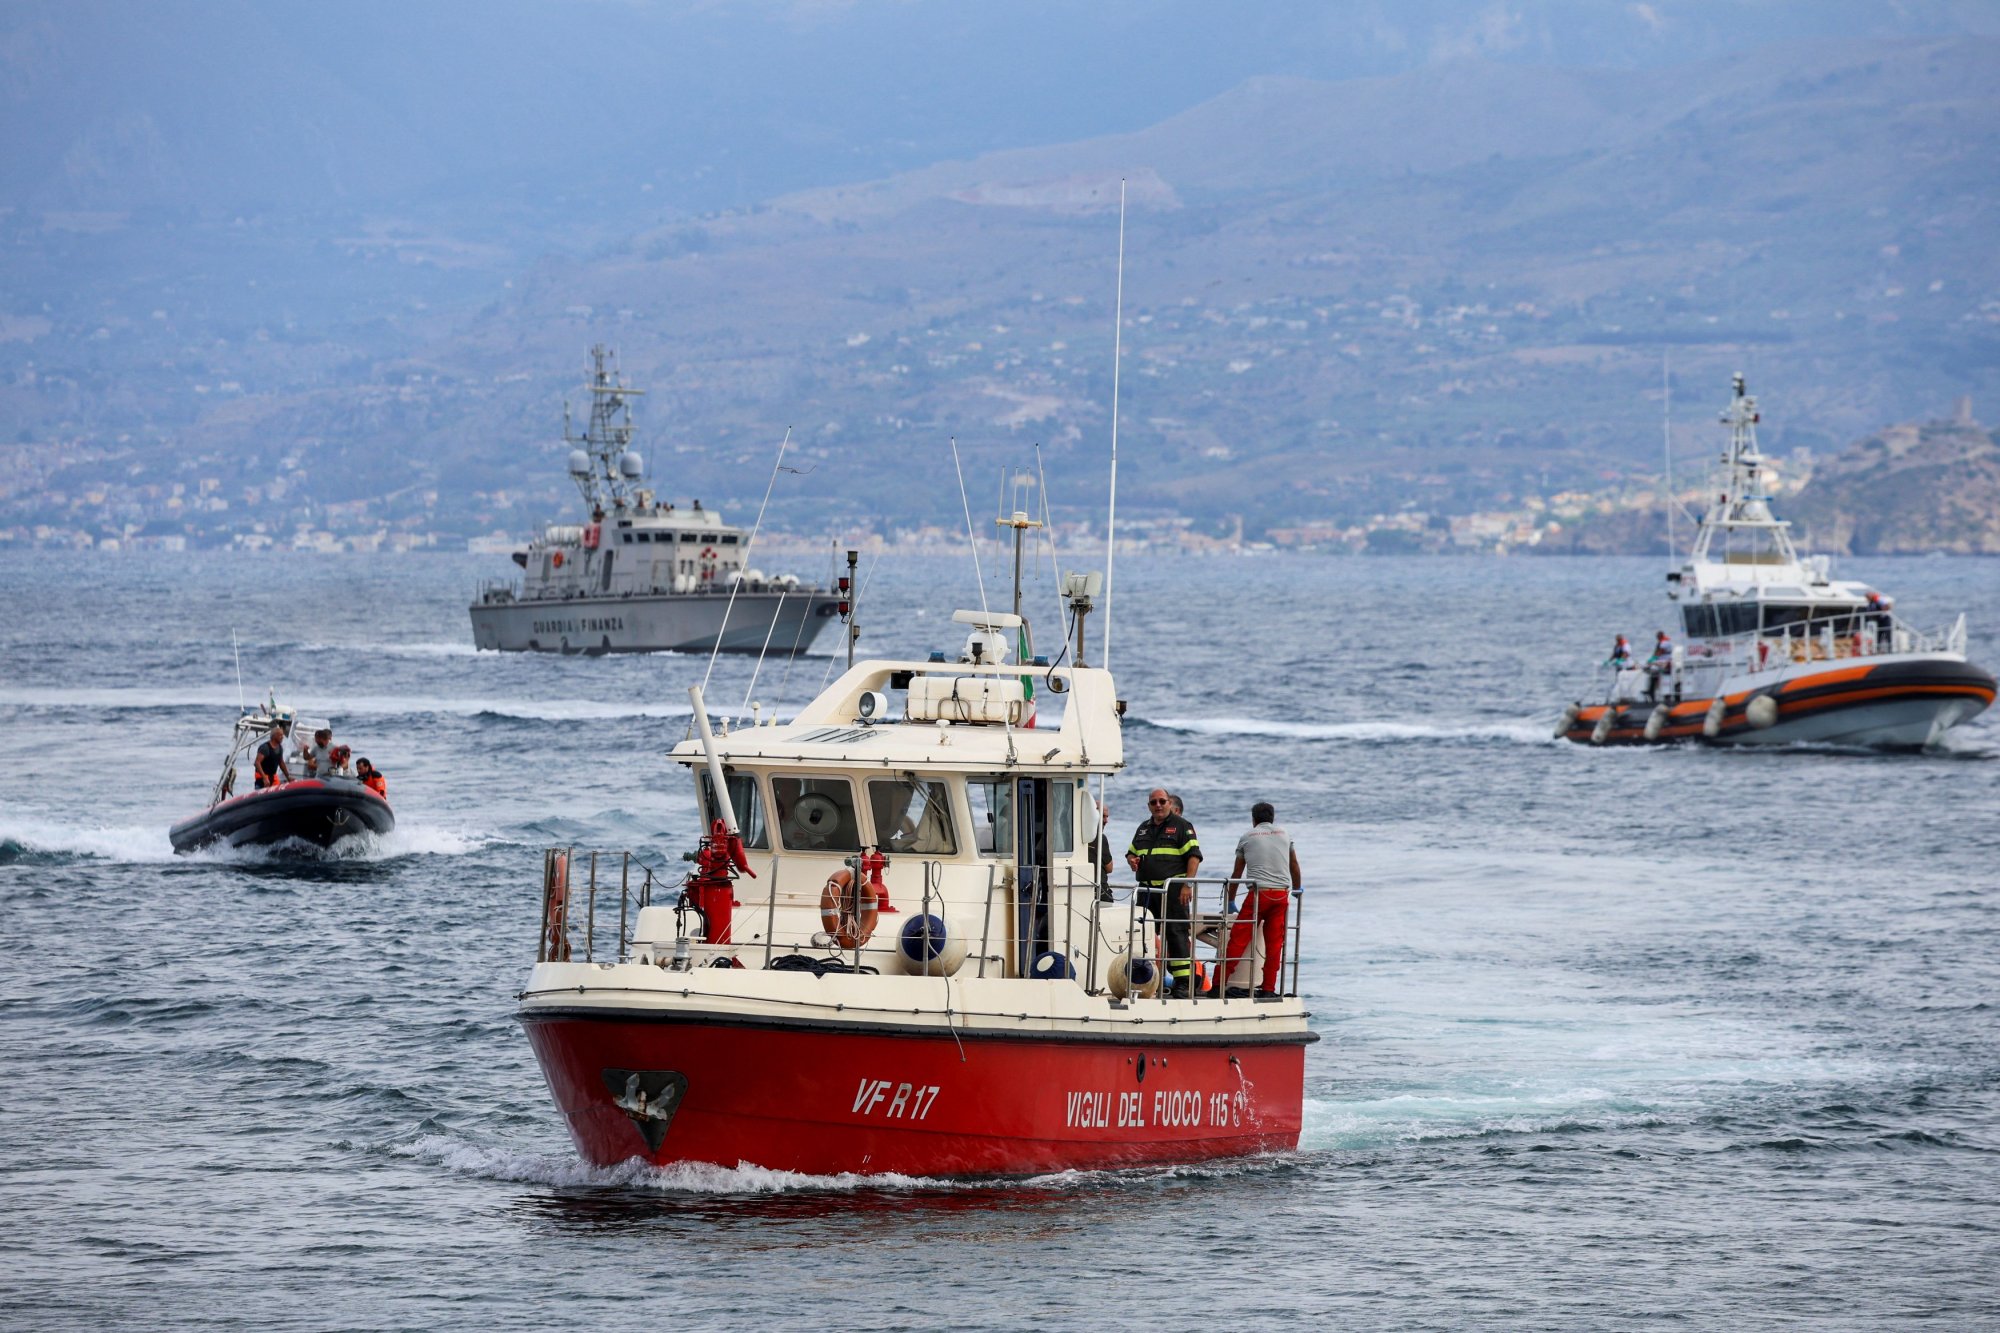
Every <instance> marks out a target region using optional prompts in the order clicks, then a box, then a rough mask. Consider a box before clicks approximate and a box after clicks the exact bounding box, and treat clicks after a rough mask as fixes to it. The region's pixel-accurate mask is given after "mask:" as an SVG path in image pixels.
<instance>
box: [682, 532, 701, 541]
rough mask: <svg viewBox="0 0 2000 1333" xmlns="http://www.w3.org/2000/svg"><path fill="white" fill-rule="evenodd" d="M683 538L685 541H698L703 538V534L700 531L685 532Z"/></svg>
mask: <svg viewBox="0 0 2000 1333" xmlns="http://www.w3.org/2000/svg"><path fill="white" fill-rule="evenodd" d="M681 540H682V541H684V542H698V541H700V540H701V534H700V533H698V532H683V533H682V534H681Z"/></svg>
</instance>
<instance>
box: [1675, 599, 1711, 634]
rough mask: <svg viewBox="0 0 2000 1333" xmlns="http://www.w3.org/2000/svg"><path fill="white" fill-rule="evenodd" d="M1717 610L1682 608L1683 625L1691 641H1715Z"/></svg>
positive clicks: (1704, 607) (1703, 607) (1709, 608)
mask: <svg viewBox="0 0 2000 1333" xmlns="http://www.w3.org/2000/svg"><path fill="white" fill-rule="evenodd" d="M1715 624H1716V621H1715V608H1714V607H1712V606H1684V607H1682V608H1681V625H1682V626H1683V628H1685V629H1686V630H1687V636H1688V637H1689V638H1690V639H1713V638H1715V637H1716V635H1717V633H1718V631H1717V630H1716V628H1715Z"/></svg>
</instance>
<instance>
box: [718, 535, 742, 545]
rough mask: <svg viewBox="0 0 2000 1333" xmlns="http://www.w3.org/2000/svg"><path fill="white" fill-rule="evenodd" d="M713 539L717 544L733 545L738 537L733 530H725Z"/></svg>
mask: <svg viewBox="0 0 2000 1333" xmlns="http://www.w3.org/2000/svg"><path fill="white" fill-rule="evenodd" d="M715 540H716V544H717V545H719V546H734V545H736V543H737V541H738V538H737V536H736V534H735V533H733V532H725V533H723V534H722V535H721V536H720V537H717V538H716V539H715Z"/></svg>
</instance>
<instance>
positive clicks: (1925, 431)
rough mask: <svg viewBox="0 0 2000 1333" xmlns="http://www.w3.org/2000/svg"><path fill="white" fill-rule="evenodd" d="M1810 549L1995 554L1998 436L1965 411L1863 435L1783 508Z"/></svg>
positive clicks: (1999, 502)
mask: <svg viewBox="0 0 2000 1333" xmlns="http://www.w3.org/2000/svg"><path fill="white" fill-rule="evenodd" d="M1786 516H1787V517H1789V518H1791V519H1793V520H1794V522H1795V523H1796V524H1797V525H1798V528H1799V530H1800V532H1801V535H1802V537H1803V538H1804V540H1805V542H1806V543H1807V544H1808V545H1809V546H1810V548H1811V549H1812V550H1815V551H1829V552H1832V553H1834V554H1836V555H1910V554H1916V553H1919V552H1925V551H1945V552H1948V553H1950V554H1954V555H2000V441H1996V439H1995V435H1994V432H1992V431H1989V430H1987V429H1986V428H1985V427H1983V426H1981V425H1980V424H1979V423H1978V422H1976V421H1974V420H1972V418H1971V413H1970V411H1969V410H1968V411H1965V412H1962V413H1961V414H1960V415H1958V416H1957V417H1954V418H1952V419H1951V420H1947V421H1925V422H1910V423H1906V424H1904V425H1900V426H1892V427H1890V428H1889V429H1888V430H1884V431H1881V432H1879V433H1877V434H1874V435H1870V436H1869V437H1868V438H1867V439H1864V440H1862V441H1860V442H1859V443H1858V444H1856V445H1854V446H1853V447H1852V448H1850V449H1848V450H1847V451H1846V452H1844V453H1842V454H1841V455H1840V456H1839V457H1838V458H1834V459H1831V460H1829V461H1827V462H1824V463H1821V464H1820V465H1819V466H1817V467H1816V468H1815V469H1814V470H1813V475H1812V480H1811V481H1809V482H1808V483H1806V486H1805V489H1804V490H1803V491H1801V492H1800V493H1799V494H1798V496H1797V497H1795V498H1794V499H1793V500H1792V501H1791V502H1790V504H1789V505H1787V507H1786Z"/></svg>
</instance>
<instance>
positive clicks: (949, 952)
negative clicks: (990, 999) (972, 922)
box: [896, 912, 965, 977]
mask: <svg viewBox="0 0 2000 1333" xmlns="http://www.w3.org/2000/svg"><path fill="white" fill-rule="evenodd" d="M964 961H965V937H964V935H963V934H962V933H961V932H959V931H956V930H953V929H952V928H951V923H950V922H949V921H948V920H946V919H945V918H944V917H943V916H941V915H939V914H938V913H935V912H919V913H917V914H916V915H915V916H913V917H911V918H910V919H909V920H908V921H905V922H904V923H903V928H902V929H901V930H899V931H897V932H896V962H897V964H898V965H899V966H901V967H902V969H903V971H905V972H907V973H909V974H910V975H911V976H915V977H948V976H950V975H951V974H952V973H954V972H956V971H958V965H959V964H960V963H963V962H964Z"/></svg>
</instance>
